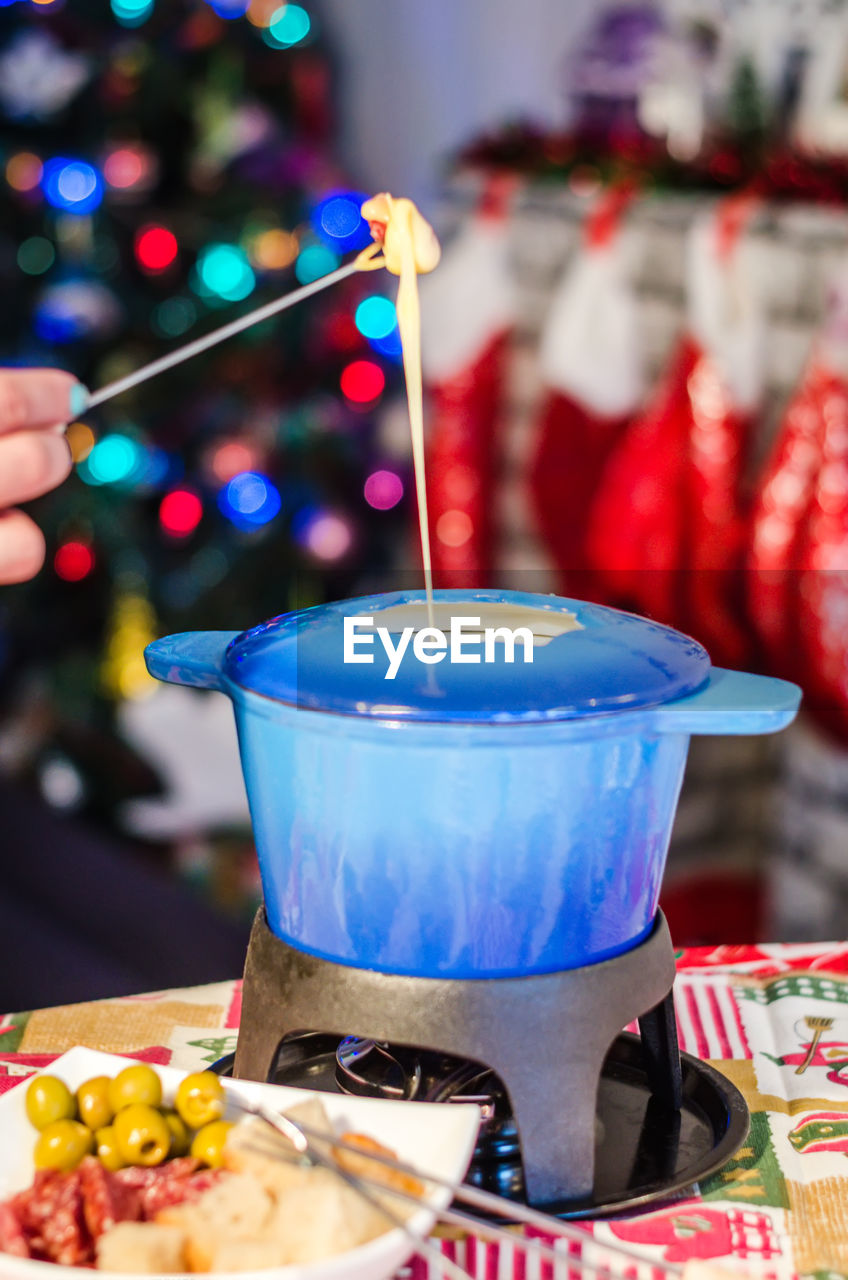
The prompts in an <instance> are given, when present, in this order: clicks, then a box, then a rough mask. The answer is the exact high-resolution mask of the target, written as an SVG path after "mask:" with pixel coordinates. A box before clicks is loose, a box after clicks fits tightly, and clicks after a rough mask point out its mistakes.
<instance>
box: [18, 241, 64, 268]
mask: <svg viewBox="0 0 848 1280" xmlns="http://www.w3.org/2000/svg"><path fill="white" fill-rule="evenodd" d="M55 261H56V250H55V249H54V248H53V245H52V244H51V243H50V241H49V240H47V239H46V238H45V237H44V236H30V237H29V239H28V240H24V241H23V242H22V243H21V244H20V245H19V246H18V254H17V263H18V266H19V267H20V269H21V271H23V272H24V274H25V275H28V276H43V275H44V272H45V271H49V270H50V268H51V267H52V266H53V263H54V262H55Z"/></svg>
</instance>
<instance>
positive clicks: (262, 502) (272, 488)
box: [218, 471, 282, 529]
mask: <svg viewBox="0 0 848 1280" xmlns="http://www.w3.org/2000/svg"><path fill="white" fill-rule="evenodd" d="M218 506H219V508H220V510H221V512H222V514H223V515H225V516H226V518H227V519H228V520H229V521H231V522H232V524H234V525H235V526H236V528H238V529H258V528H260V527H261V526H262V525H265V524H268V523H269V521H271V520H273V519H274V516H276V515H277V513H278V512H279V510H280V507H281V506H282V499H281V498H280V492H279V490H278V489H277V487H276V485H275V484H274V483H273V482H272V481H271V480H270V479H269V478H268V477H267V476H263V475H262V474H261V473H260V472H258V471H241V472H239V473H238V475H235V476H233V478H232V479H231V480H230V481H229V482H228V483H227V484H226V485H225V486H224V488H223V489H222V490H221V491H220V493H219V494H218Z"/></svg>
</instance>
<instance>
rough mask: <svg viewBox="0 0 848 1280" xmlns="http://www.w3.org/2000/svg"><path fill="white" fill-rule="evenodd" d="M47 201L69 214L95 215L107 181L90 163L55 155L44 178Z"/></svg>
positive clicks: (46, 166)
mask: <svg viewBox="0 0 848 1280" xmlns="http://www.w3.org/2000/svg"><path fill="white" fill-rule="evenodd" d="M41 190H42V191H43V192H44V198H45V200H46V201H47V203H48V204H51V205H52V206H53V208H54V209H61V210H62V211H63V212H66V213H81V214H82V213H92V212H93V211H94V210H95V209H96V208H97V207H98V206H99V204H100V202H101V201H102V199H103V178H102V176H101V174H100V172H99V170H98V169H95V167H94V165H93V164H89V163H88V161H87V160H75V159H72V158H71V157H70V156H54V157H53V159H52V160H48V161H47V162H46V164H45V166H44V171H43V173H42V175H41Z"/></svg>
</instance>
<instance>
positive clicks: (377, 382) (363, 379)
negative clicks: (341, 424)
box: [341, 360, 386, 404]
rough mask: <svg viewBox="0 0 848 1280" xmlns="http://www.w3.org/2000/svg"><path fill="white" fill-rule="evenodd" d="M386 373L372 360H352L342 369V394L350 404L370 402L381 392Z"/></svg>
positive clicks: (384, 383)
mask: <svg viewBox="0 0 848 1280" xmlns="http://www.w3.org/2000/svg"><path fill="white" fill-rule="evenodd" d="M385 385H386V375H385V374H384V373H383V370H382V369H381V368H380V366H379V365H378V364H374V362H373V360H354V361H353V363H352V364H349V365H348V366H347V367H346V368H345V369H343V370H342V376H341V388H342V395H343V396H344V397H345V399H346V400H350V401H351V403H352V404H371V403H372V402H373V401H374V400H376V399H377V398H378V396H381V395H382V394H383V390H384V388H385Z"/></svg>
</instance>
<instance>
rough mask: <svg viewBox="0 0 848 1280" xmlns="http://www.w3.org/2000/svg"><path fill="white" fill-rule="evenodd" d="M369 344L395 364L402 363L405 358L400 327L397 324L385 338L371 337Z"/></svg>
mask: <svg viewBox="0 0 848 1280" xmlns="http://www.w3.org/2000/svg"><path fill="white" fill-rule="evenodd" d="M368 345H369V347H370V348H371V350H372V351H376V352H377V354H378V355H380V356H383V357H384V359H386V360H391V361H393V362H394V363H395V364H400V362H401V360H402V359H403V346H402V344H401V340H400V329H398V327H397V325H395V327H394V329H392V331H391V333H387V334H386V336H385V338H369V339H368Z"/></svg>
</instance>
